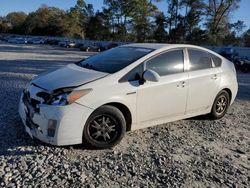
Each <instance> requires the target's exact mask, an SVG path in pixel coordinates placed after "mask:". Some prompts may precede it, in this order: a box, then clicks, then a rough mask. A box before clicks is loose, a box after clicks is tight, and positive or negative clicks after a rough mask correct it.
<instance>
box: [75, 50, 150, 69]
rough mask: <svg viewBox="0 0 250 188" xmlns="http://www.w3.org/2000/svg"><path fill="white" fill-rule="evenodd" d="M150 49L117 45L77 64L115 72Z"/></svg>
mask: <svg viewBox="0 0 250 188" xmlns="http://www.w3.org/2000/svg"><path fill="white" fill-rule="evenodd" d="M151 51H152V49H148V48H137V47H118V48H113V49H111V50H108V51H105V52H103V53H99V54H97V55H95V56H92V57H89V58H88V59H85V60H84V61H81V62H79V63H78V65H79V66H81V67H84V68H87V69H93V70H96V71H100V72H106V73H115V72H117V71H119V70H121V69H123V68H125V67H126V66H128V65H130V64H131V63H133V62H134V61H136V60H138V59H140V58H141V57H143V56H145V55H147V54H148V53H150V52H151Z"/></svg>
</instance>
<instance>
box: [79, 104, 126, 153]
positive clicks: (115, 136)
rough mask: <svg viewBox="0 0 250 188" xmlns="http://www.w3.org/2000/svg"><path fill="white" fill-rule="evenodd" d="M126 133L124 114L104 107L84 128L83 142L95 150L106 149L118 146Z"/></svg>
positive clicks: (92, 116)
mask: <svg viewBox="0 0 250 188" xmlns="http://www.w3.org/2000/svg"><path fill="white" fill-rule="evenodd" d="M125 132H126V121H125V118H124V116H123V114H122V112H121V111H120V110H119V109H117V108H115V107H113V106H109V105H104V106H101V107H100V108H98V109H97V110H95V111H94V112H93V113H92V114H91V115H90V117H89V118H88V120H87V122H86V124H85V126H84V131H83V140H85V141H87V142H88V143H89V144H90V145H92V146H94V147H95V148H100V149H106V148H111V147H113V146H115V145H117V144H118V143H119V142H120V141H121V140H122V138H123V137H124V135H125ZM107 135H108V136H107Z"/></svg>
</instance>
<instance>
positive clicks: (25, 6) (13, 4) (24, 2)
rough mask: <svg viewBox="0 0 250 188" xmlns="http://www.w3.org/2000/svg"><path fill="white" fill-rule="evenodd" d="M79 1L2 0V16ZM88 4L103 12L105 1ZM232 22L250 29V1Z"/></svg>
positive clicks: (162, 5) (244, 2) (243, 1)
mask: <svg viewBox="0 0 250 188" xmlns="http://www.w3.org/2000/svg"><path fill="white" fill-rule="evenodd" d="M76 1H77V0H0V16H5V15H6V14H8V13H9V12H13V11H23V12H26V13H29V12H32V11H35V10H36V9H38V8H39V7H40V6H41V5H42V4H46V5H48V6H55V7H58V8H61V9H64V10H67V9H69V8H70V7H73V6H74V5H75V4H76ZM85 1H86V3H91V4H93V5H94V9H95V11H96V10H98V9H99V10H101V9H102V6H103V0H85ZM156 5H157V6H158V8H159V9H160V10H161V11H163V12H166V9H167V5H166V3H165V1H162V2H161V3H156ZM230 19H231V22H236V21H237V20H242V21H244V23H245V25H246V28H245V29H248V28H250V0H241V3H240V8H239V9H237V10H236V11H235V12H234V13H233V15H232V16H231V18H230Z"/></svg>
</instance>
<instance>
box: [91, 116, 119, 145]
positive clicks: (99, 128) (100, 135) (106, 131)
mask: <svg viewBox="0 0 250 188" xmlns="http://www.w3.org/2000/svg"><path fill="white" fill-rule="evenodd" d="M116 128H117V121H116V120H115V119H114V118H113V117H111V116H108V115H100V116H97V117H95V118H94V119H93V120H92V121H91V122H90V126H89V133H90V136H91V138H92V139H94V140H95V141H97V142H110V141H112V140H114V139H115V138H116V136H117V134H116V132H117V131H116Z"/></svg>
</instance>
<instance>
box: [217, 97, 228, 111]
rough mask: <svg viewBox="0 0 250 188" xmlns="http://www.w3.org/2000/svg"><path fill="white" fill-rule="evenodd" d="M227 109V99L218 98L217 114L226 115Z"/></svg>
mask: <svg viewBox="0 0 250 188" xmlns="http://www.w3.org/2000/svg"><path fill="white" fill-rule="evenodd" d="M226 108H227V98H226V97H225V96H224V95H222V96H220V97H219V98H218V100H217V102H216V110H215V111H216V113H217V114H218V115H221V114H223V113H224V111H225V110H226Z"/></svg>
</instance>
